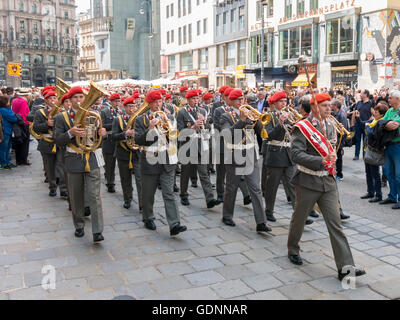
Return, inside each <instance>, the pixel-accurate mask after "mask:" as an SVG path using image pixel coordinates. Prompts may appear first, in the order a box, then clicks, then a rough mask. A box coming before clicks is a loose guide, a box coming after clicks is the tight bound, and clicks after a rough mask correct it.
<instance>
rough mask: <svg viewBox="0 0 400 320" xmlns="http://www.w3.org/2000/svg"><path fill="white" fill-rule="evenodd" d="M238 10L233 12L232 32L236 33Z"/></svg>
mask: <svg viewBox="0 0 400 320" xmlns="http://www.w3.org/2000/svg"><path fill="white" fill-rule="evenodd" d="M235 18H236V9H232V10H231V32H236V19H235Z"/></svg>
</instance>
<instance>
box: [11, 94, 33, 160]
mask: <svg viewBox="0 0 400 320" xmlns="http://www.w3.org/2000/svg"><path fill="white" fill-rule="evenodd" d="M12 111H14V113H15V114H19V115H20V116H21V117H22V119H24V121H25V130H26V132H27V136H28V138H27V139H25V140H24V141H23V142H22V143H20V144H14V149H15V159H16V161H17V165H18V166H20V165H25V166H30V165H31V163H30V162H29V161H28V154H29V121H27V120H26V116H27V115H28V113H29V106H28V102H27V101H26V100H25V99H24V98H21V97H18V98H16V99H14V100H13V101H12Z"/></svg>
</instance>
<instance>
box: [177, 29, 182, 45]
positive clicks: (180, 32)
mask: <svg viewBox="0 0 400 320" xmlns="http://www.w3.org/2000/svg"><path fill="white" fill-rule="evenodd" d="M178 44H179V45H181V44H182V28H179V31H178Z"/></svg>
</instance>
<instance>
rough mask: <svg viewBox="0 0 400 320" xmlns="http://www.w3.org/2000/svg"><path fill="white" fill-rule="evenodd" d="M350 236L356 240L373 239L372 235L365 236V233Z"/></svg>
mask: <svg viewBox="0 0 400 320" xmlns="http://www.w3.org/2000/svg"><path fill="white" fill-rule="evenodd" d="M351 238H353V239H356V240H358V241H368V240H372V239H373V237H372V236H367V235H365V234H357V235H353V236H351Z"/></svg>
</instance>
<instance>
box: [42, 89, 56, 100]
mask: <svg viewBox="0 0 400 320" xmlns="http://www.w3.org/2000/svg"><path fill="white" fill-rule="evenodd" d="M50 97H57V93H56V92H55V91H53V90H49V91H46V95H45V96H44V98H45V99H47V98H50Z"/></svg>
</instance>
